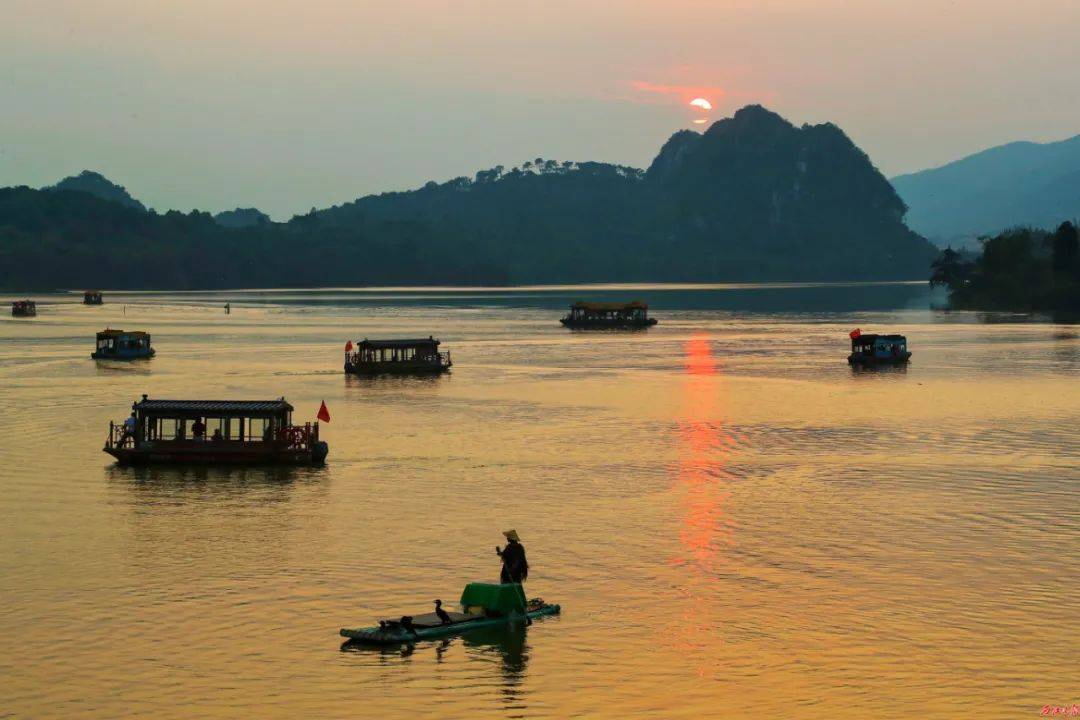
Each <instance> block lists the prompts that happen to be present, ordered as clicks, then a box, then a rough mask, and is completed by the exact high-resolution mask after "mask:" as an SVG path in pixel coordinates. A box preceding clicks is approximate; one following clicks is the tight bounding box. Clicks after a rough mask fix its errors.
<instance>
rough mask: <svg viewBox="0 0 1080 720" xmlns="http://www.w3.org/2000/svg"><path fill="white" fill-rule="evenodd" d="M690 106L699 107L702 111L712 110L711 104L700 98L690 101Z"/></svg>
mask: <svg viewBox="0 0 1080 720" xmlns="http://www.w3.org/2000/svg"><path fill="white" fill-rule="evenodd" d="M690 104H691V105H693V106H694V107H699V108H701V109H702V110H712V103H711V102H709V101H708V100H706V99H705V98H702V97H699V98H694V99H693V100H691V101H690Z"/></svg>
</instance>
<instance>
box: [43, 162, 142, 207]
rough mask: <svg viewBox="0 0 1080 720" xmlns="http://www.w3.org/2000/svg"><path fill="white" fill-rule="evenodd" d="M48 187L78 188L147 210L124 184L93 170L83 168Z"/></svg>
mask: <svg viewBox="0 0 1080 720" xmlns="http://www.w3.org/2000/svg"><path fill="white" fill-rule="evenodd" d="M46 189H47V190H77V191H79V192H85V193H90V194H91V195H94V196H96V197H99V198H101V199H102V200H111V201H112V202H116V203H120V204H121V205H126V206H127V207H132V208H136V209H138V210H143V211H145V210H146V208H145V207H144V206H143V204H142V203H141V202H139V201H138V200H136V199H135V198H133V197H131V195H129V194H128V191H127V190H126V189H124V187H123V186H122V185H117V184H116V183H114V182H112V181H111V180H109V179H108V178H106V177H105V176H103V175H101V174H100V173H96V172H94V171H92V170H83V171H82V172H81V173H79V174H78V175H73V176H71V177H66V178H64V179H63V180H61V181H60V182H58V183H56V184H55V185H53V186H52V187H51V188H46Z"/></svg>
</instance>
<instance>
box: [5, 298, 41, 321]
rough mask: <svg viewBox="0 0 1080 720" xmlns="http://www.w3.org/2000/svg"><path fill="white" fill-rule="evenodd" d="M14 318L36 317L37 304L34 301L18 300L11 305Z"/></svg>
mask: <svg viewBox="0 0 1080 720" xmlns="http://www.w3.org/2000/svg"><path fill="white" fill-rule="evenodd" d="M11 315H12V317H34V316H35V315H37V304H35V303H34V301H33V300H16V301H15V302H13V303H11Z"/></svg>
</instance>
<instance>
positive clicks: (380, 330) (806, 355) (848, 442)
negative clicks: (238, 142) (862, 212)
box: [0, 285, 1080, 719]
mask: <svg viewBox="0 0 1080 720" xmlns="http://www.w3.org/2000/svg"><path fill="white" fill-rule="evenodd" d="M589 297H593V298H624V299H632V298H641V299H644V300H647V301H649V302H650V303H651V304H652V306H653V311H654V314H655V315H656V316H658V317H659V318H660V324H659V325H658V326H657V327H655V328H653V329H651V330H649V331H647V332H639V333H574V332H570V331H567V330H564V329H563V328H562V327H560V326H559V324H558V316H559V313H560V310H562V309H564V308H565V306H566V305H567V304H569V302H571V301H572V300H574V299H577V298H589ZM79 299H81V296H75V295H56V296H38V300H39V305H38V308H39V315H38V317H37V318H34V319H28V320H22V319H12V318H10V317H7V316H6V315H5V316H4V317H3V318H2V319H0V383H2V387H3V391H2V392H0V417H2V418H3V438H2V439H0V483H2V487H3V494H2V495H0V547H2V548H3V552H2V554H0V717H18V718H24V717H25V718H45V717H57V718H71V717H80V718H82V717H87V718H117V717H125V716H128V717H151V716H152V717H155V718H160V719H166V718H193V717H208V718H227V717H228V718H231V717H256V718H337V717H387V718H399V717H408V718H412V717H471V718H503V717H524V718H543V717H550V718H562V717H570V716H579V717H589V718H594V717H599V718H627V717H663V718H701V717H757V716H769V717H799V718H870V717H872V718H913V717H917V718H946V717H958V716H976V717H985V718H1017V717H1021V718H1022V717H1036V716H1038V715H1039V713H1040V711H1041V708H1042V707H1043V706H1044V705H1048V704H1057V705H1068V704H1072V703H1074V702H1080V665H1078V663H1077V650H1078V639H1080V593H1078V592H1077V585H1076V582H1077V577H1080V505H1078V502H1077V501H1078V495H1080V493H1078V481H1080V392H1078V387H1080V386H1078V383H1077V376H1078V373H1080V326H1075V325H1067V324H1054V323H1051V322H1039V321H1033V320H1032V319H1030V318H1024V317H1019V316H1015V317H1003V316H994V317H985V316H980V315H976V314H971V313H943V312H938V311H933V310H930V309H929V298H928V295H927V292H926V290H925V288H924V286H922V285H889V286H871V287H851V286H848V287H838V286H790V287H780V286H741V287H737V286H725V287H714V288H696V287H681V288H672V287H670V286H656V287H640V288H633V289H623V288H606V289H605V288H601V289H596V288H590V289H588V290H586V289H579V288H556V289H543V288H527V289H520V290H492V291H475V290H474V291H470V290H437V289H436V290H424V291H421V290H410V289H397V290H380V291H363V292H361V291H349V290H337V291H281V292H235V293H191V294H120V293H106V297H105V300H106V304H105V305H104V306H102V307H83V306H82V305H80V304H78V301H79ZM4 300H5V301H6V300H10V298H4ZM226 301H230V302H231V303H232V308H233V311H232V314H231V315H225V314H224V312H223V311H222V305H223V304H224V303H225V302H226ZM5 312H6V310H5ZM107 325H108V326H112V327H123V328H125V329H146V330H149V331H150V332H152V333H153V337H154V345H155V347H156V348H157V351H158V355H157V357H156V358H154V359H153V360H150V361H144V362H136V363H126V364H125V363H117V362H94V361H92V360H90V359H89V353H90V351H91V349H92V345H93V337H94V332H95V331H97V330H99V329H103V328H104V327H105V326H107ZM854 327H861V328H862V329H863V330H864V331H868V332H869V331H876V330H888V331H896V332H902V333H905V334H907V335H908V338H909V342H910V347H911V349H912V350H913V351H914V357H913V359H912V362H911V364H910V366H909V367H908V368H906V369H900V370H882V371H877V372H856V371H852V370H851V369H850V368H849V367H848V365H847V363H846V362H845V357H846V355H847V352H848V340H847V333H848V331H849V330H851V329H852V328H854ZM429 334H434V335H435V336H436V337H439V338H441V339H442V340H443V343H444V344H443V349H446V350H450V352H451V353H452V355H453V360H454V363H455V365H454V369H453V372H452V373H451V374H449V375H447V376H444V377H441V378H435V379H375V380H362V379H357V378H353V377H346V376H345V375H344V374H343V373H342V371H341V364H342V348H343V346H344V343H345V341H346V340H347V339H352V340H357V339H360V338H363V337H365V336H366V337H372V338H376V337H394V336H397V337H408V336H427V335H429ZM141 393H148V394H149V395H150V396H151V397H158V398H229V399H246V398H252V399H258V398H274V397H280V396H282V395H284V396H286V397H287V398H288V399H289V400H290V401H291V402H292V403H293V404H294V405H295V406H296V413H295V418H296V419H297V420H307V419H312V418H313V417H314V415H315V413H316V411H317V409H318V406H319V402H320V401H321V400H324V399H325V401H326V403H327V406H328V407H329V410H330V413H331V415H332V421H331V422H330V423H329V424H328V425H325V426H324V427H323V437H324V439H326V440H327V441H328V442H329V445H330V456H329V460H328V463H327V465H326V466H325V467H323V468H319V469H291V470H287V469H254V468H249V469H232V470H229V469H208V468H202V469H200V468H187V469H182V468H154V469H129V468H120V467H117V466H115V465H114V464H113V463H112V461H111V458H110V457H109V456H107V455H105V454H104V453H102V452H101V446H102V444H103V442H104V440H105V435H106V431H107V428H108V423H109V420H110V419H117V420H118V419H121V418H123V417H124V416H125V415H126V414H127V409H128V408H129V406H130V403H131V402H132V401H133V400H134V399H136V398H137V397H138V396H139V395H140V394H141ZM510 527H513V528H516V529H517V530H518V532H519V533H520V534H521V536H522V539H523V543H524V545H525V547H526V549H527V550H528V554H529V558H530V561H531V563H532V571H531V573H530V578H529V582H528V584H527V592H528V594H529V595H530V596H542V597H543V598H544V599H546V600H549V601H552V602H558V603H561V604H562V606H563V614H562V616H561V617H557V618H551V619H546V620H543V621H539V622H537V623H535V624H534V625H533V626H532V627H530V628H528V629H523V628H518V629H513V630H506V631H499V632H482V633H479V634H475V635H471V636H465V637H460V638H454V639H451V640H448V641H445V642H437V643H431V642H428V643H421V644H419V645H417V646H416V647H415V648H411V649H405V650H399V649H394V650H391V651H383V652H380V651H378V650H374V651H372V650H354V649H348V648H345V649H342V647H341V638H339V637H338V635H337V631H338V628H340V627H342V626H360V625H367V624H370V623H371V621H373V620H374V619H376V618H377V617H379V616H385V615H400V614H402V613H404V612H406V611H421V610H427V609H428V608H430V606H431V601H432V600H433V599H435V598H437V597H438V598H442V599H443V600H445V601H448V602H449V603H451V604H455V603H456V600H457V598H458V596H459V594H460V592H461V589H462V587H463V586H464V584H465V583H466V582H468V581H471V580H478V579H479V580H495V579H496V578H497V577H498V559H497V558H496V556H495V554H494V546H495V545H496V544H497V543H499V542H500V541H501V540H502V538H501V536H500V534H499V531H500V530H503V529H505V528H510Z"/></svg>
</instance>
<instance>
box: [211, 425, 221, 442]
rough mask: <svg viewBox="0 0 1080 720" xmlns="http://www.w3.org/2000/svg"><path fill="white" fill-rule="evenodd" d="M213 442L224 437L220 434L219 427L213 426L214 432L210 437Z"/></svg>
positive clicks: (219, 440)
mask: <svg viewBox="0 0 1080 720" xmlns="http://www.w3.org/2000/svg"><path fill="white" fill-rule="evenodd" d="M210 439H211V440H212V441H214V442H221V441H222V440H224V439H225V437H224V436H223V435H222V434H221V428H214V434H213V435H212V436H211V437H210Z"/></svg>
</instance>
